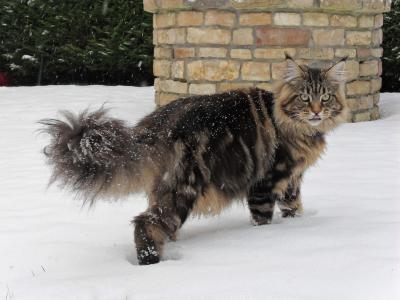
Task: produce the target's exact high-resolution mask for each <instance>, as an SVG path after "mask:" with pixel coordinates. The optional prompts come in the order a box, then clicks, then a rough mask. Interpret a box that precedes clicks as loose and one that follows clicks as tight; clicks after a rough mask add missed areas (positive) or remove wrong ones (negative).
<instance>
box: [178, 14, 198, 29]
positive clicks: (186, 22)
mask: <svg viewBox="0 0 400 300" xmlns="http://www.w3.org/2000/svg"><path fill="white" fill-rule="evenodd" d="M177 22H178V26H200V25H202V24H203V13H202V12H196V11H182V12H179V13H178V17H177Z"/></svg>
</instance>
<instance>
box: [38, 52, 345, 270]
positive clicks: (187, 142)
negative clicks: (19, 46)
mask: <svg viewBox="0 0 400 300" xmlns="http://www.w3.org/2000/svg"><path fill="white" fill-rule="evenodd" d="M287 62H288V71H287V74H286V77H285V79H284V80H282V81H281V82H280V83H279V84H278V85H277V86H276V89H275V91H274V93H272V92H269V91H265V90H261V89H256V88H254V89H249V90H234V91H228V92H225V93H221V94H215V95H205V96H193V97H188V98H183V99H179V100H177V101H175V102H172V103H170V104H168V105H166V106H164V107H160V108H158V109H157V110H155V111H154V112H153V113H151V114H150V115H148V116H146V117H145V118H144V119H142V120H141V121H140V122H139V123H138V124H137V125H136V126H134V127H132V128H131V127H128V126H126V125H125V124H124V123H123V122H122V121H120V120H116V119H113V118H110V117H108V116H107V114H106V111H105V110H103V109H102V110H99V111H97V112H94V113H88V112H84V113H82V114H80V115H78V116H75V115H73V114H71V113H68V112H65V113H64V118H65V119H66V120H65V121H60V120H54V119H51V120H43V121H42V123H43V124H44V125H45V131H46V132H48V133H49V134H50V135H51V142H50V144H49V146H47V147H46V148H45V154H46V156H47V158H48V162H49V164H50V165H51V166H52V169H53V176H52V181H59V182H61V184H62V185H63V186H65V187H67V188H69V189H71V190H73V191H75V192H77V193H78V195H79V196H82V197H83V198H84V199H87V200H88V201H90V203H93V202H94V201H95V200H96V199H98V198H102V197H103V198H104V197H116V198H121V197H123V196H126V195H129V194H131V193H135V192H138V191H141V190H144V191H145V192H146V193H147V195H148V199H149V207H148V209H147V210H146V211H145V212H144V213H142V214H140V215H139V216H137V217H135V219H134V220H133V223H134V224H135V243H136V247H137V256H138V261H139V263H140V264H152V263H157V262H159V260H160V257H161V254H162V248H163V245H164V243H165V241H166V240H167V239H170V240H175V239H176V234H177V231H178V229H179V228H180V227H181V226H182V224H183V223H184V222H185V220H186V219H187V218H188V216H189V215H194V214H212V215H216V214H218V213H219V212H220V211H221V210H222V209H224V208H225V207H227V206H228V205H229V204H231V203H232V201H234V200H241V199H246V200H247V203H248V206H249V208H250V212H251V215H252V219H253V221H254V223H255V224H256V225H261V224H268V223H270V222H271V220H272V216H273V212H274V207H275V203H277V204H278V206H279V208H280V209H281V211H282V216H283V217H292V216H294V215H296V214H297V213H301V210H302V204H301V199H300V198H301V196H300V185H301V178H302V176H303V173H304V172H305V170H306V169H307V168H308V167H309V166H310V165H312V164H314V163H315V162H316V160H317V159H318V158H319V157H320V155H321V154H322V153H323V151H324V148H325V141H324V134H325V133H326V132H328V131H330V130H331V129H333V128H334V127H336V126H337V125H338V124H339V123H341V122H342V121H343V120H344V119H345V114H346V104H345V101H344V97H343V90H342V81H341V79H340V78H339V77H340V76H339V74H340V72H341V70H342V68H343V63H344V62H339V63H338V64H336V65H334V66H333V67H331V68H329V69H313V68H308V67H306V66H299V65H297V64H296V63H295V62H294V61H293V60H292V59H291V58H290V57H288V58H287Z"/></svg>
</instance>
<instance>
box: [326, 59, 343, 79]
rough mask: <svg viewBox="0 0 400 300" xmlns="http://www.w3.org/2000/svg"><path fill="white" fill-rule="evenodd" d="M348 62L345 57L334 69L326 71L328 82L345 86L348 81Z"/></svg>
mask: <svg viewBox="0 0 400 300" xmlns="http://www.w3.org/2000/svg"><path fill="white" fill-rule="evenodd" d="M346 60H347V56H345V57H343V58H342V59H340V60H339V61H338V62H337V63H335V64H334V65H333V66H332V67H330V68H328V69H327V70H325V74H326V77H327V79H328V80H330V81H331V82H333V83H334V84H338V85H340V84H343V83H344V82H345V81H346V71H345V66H346Z"/></svg>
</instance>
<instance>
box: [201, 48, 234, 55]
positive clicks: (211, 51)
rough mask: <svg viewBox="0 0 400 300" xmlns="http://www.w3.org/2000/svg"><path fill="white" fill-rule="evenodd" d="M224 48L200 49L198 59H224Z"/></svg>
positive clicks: (225, 50)
mask: <svg viewBox="0 0 400 300" xmlns="http://www.w3.org/2000/svg"><path fill="white" fill-rule="evenodd" d="M227 51H228V50H227V49H226V48H200V49H199V52H198V54H197V56H198V57H226V53H227Z"/></svg>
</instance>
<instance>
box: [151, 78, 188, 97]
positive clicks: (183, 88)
mask: <svg viewBox="0 0 400 300" xmlns="http://www.w3.org/2000/svg"><path fill="white" fill-rule="evenodd" d="M154 86H155V87H156V91H162V92H169V93H176V94H186V93H187V90H188V84H187V83H186V82H180V81H174V80H170V79H167V80H164V79H159V78H157V80H156V81H155V83H154Z"/></svg>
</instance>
